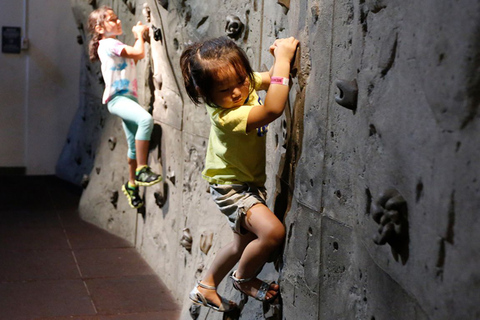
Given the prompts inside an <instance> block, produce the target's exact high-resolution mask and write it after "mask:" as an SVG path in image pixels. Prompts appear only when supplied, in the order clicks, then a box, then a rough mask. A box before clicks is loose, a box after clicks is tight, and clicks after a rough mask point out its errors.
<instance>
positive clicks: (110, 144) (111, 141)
mask: <svg viewBox="0 0 480 320" xmlns="http://www.w3.org/2000/svg"><path fill="white" fill-rule="evenodd" d="M116 145H117V138H115V137H110V138H108V147H109V148H110V150H112V151H113V149H115V146H116Z"/></svg>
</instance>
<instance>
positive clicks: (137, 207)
mask: <svg viewBox="0 0 480 320" xmlns="http://www.w3.org/2000/svg"><path fill="white" fill-rule="evenodd" d="M122 191H123V193H124V194H125V196H127V200H128V204H129V205H130V207H132V209H139V208H141V207H143V201H142V203H140V204H139V205H138V206H136V207H135V206H134V205H133V204H132V198H131V197H130V195H129V194H128V192H127V189H125V185H123V186H122Z"/></svg>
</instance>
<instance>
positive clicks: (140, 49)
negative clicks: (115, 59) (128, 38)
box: [121, 21, 148, 61]
mask: <svg viewBox="0 0 480 320" xmlns="http://www.w3.org/2000/svg"><path fill="white" fill-rule="evenodd" d="M146 29H148V26H145V25H143V24H142V23H141V22H140V21H139V22H138V23H137V24H136V25H135V26H134V27H133V28H132V32H133V35H134V36H135V44H134V45H133V47H131V46H125V48H124V49H123V50H122V53H121V56H122V57H124V58H130V59H134V60H135V61H137V60H140V59H143V57H145V46H144V40H143V33H144V32H145V30H146Z"/></svg>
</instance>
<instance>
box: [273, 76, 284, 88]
mask: <svg viewBox="0 0 480 320" xmlns="http://www.w3.org/2000/svg"><path fill="white" fill-rule="evenodd" d="M270 84H283V85H284V86H288V78H284V77H271V78H270Z"/></svg>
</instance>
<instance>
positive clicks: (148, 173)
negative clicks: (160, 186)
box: [135, 166, 162, 187]
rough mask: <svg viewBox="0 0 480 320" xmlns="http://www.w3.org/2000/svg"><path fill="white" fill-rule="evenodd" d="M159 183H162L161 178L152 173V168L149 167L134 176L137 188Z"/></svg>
mask: <svg viewBox="0 0 480 320" xmlns="http://www.w3.org/2000/svg"><path fill="white" fill-rule="evenodd" d="M160 181H162V176H161V175H160V174H156V173H155V172H153V171H152V168H150V167H149V166H144V167H143V168H142V169H140V171H139V172H137V174H136V175H135V182H136V183H137V184H138V185H139V186H144V187H149V186H153V185H154V184H156V183H159V182H160Z"/></svg>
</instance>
